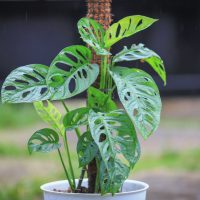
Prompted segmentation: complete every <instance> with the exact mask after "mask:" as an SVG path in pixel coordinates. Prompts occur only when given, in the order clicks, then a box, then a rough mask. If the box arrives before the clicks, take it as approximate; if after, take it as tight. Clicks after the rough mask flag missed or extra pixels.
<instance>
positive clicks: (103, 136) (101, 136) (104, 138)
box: [99, 133, 106, 142]
mask: <svg viewBox="0 0 200 200" xmlns="http://www.w3.org/2000/svg"><path fill="white" fill-rule="evenodd" d="M105 140H106V134H104V133H102V134H101V135H100V136H99V142H103V141H105Z"/></svg>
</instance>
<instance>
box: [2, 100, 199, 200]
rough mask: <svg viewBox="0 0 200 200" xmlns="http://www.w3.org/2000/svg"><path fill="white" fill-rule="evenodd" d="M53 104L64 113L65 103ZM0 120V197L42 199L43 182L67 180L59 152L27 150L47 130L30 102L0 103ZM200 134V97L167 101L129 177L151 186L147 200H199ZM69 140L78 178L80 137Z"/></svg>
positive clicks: (78, 102) (75, 102) (80, 103)
mask: <svg viewBox="0 0 200 200" xmlns="http://www.w3.org/2000/svg"><path fill="white" fill-rule="evenodd" d="M66 103H67V105H68V106H69V107H70V108H71V109H73V108H76V107H78V106H83V105H84V104H85V100H84V99H75V100H72V101H67V102H66ZM55 105H56V106H57V107H58V109H59V110H60V111H61V112H62V113H63V111H64V109H63V108H62V105H60V104H58V103H55ZM63 114H64V113H63ZM0 116H1V117H0V199H1V200H11V199H13V200H27V197H28V198H29V199H33V200H39V199H42V193H41V191H40V189H39V186H40V185H41V184H43V183H45V182H47V181H54V180H58V179H65V176H64V173H63V171H62V168H61V164H60V161H59V159H58V157H57V153H56V152H55V153H50V154H36V153H35V154H33V155H32V156H30V155H29V154H28V151H27V147H26V143H27V141H28V139H29V137H30V136H31V135H32V134H33V133H34V131H36V130H37V129H40V128H45V127H48V126H47V125H46V124H44V123H42V122H41V121H40V120H39V118H38V117H37V114H36V112H35V111H34V108H33V106H32V105H29V104H24V105H0ZM199 130H200V98H188V97H187V98H183V97H182V98H164V99H163V112H162V118H161V125H160V127H159V129H158V130H157V131H156V133H155V134H154V135H152V136H151V137H150V139H149V140H147V141H143V140H142V139H141V138H140V140H141V147H142V157H141V159H140V161H139V162H138V164H137V165H136V167H135V169H134V170H133V172H132V174H131V175H130V178H132V179H139V180H142V181H146V182H148V183H149V184H150V186H151V190H150V192H149V199H153V200H157V199H162V200H165V199H169V197H170V198H171V199H174V200H175V199H178V198H179V197H181V195H182V198H181V199H191V200H192V199H194V200H195V199H196V197H197V195H198V194H199V191H198V188H199V183H200V174H199V172H200V133H199ZM68 137H69V140H70V146H71V149H72V156H73V163H74V164H73V165H74V167H75V169H77V170H76V175H77V177H78V174H79V169H78V164H77V155H76V151H75V148H76V146H75V144H76V136H75V134H74V133H73V132H70V133H68ZM191 187H192V190H191ZM163 188H166V191H163ZM170 195H171V196H170Z"/></svg>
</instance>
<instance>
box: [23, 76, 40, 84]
mask: <svg viewBox="0 0 200 200" xmlns="http://www.w3.org/2000/svg"><path fill="white" fill-rule="evenodd" d="M23 76H25V77H26V78H28V79H31V80H32V81H34V82H37V83H38V82H40V81H39V80H38V79H37V78H35V77H34V76H31V75H29V74H24V75H23Z"/></svg>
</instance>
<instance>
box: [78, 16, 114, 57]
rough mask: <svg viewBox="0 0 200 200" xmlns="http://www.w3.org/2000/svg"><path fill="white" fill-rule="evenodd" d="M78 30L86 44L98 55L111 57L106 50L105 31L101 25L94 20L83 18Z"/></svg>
mask: <svg viewBox="0 0 200 200" xmlns="http://www.w3.org/2000/svg"><path fill="white" fill-rule="evenodd" d="M78 30H79V33H80V35H81V38H82V39H83V41H84V42H86V43H87V44H89V45H90V46H91V47H92V48H93V49H94V50H95V52H96V53H97V54H98V55H109V54H110V53H109V52H108V51H107V50H106V49H104V35H105V31H104V29H103V27H102V25H101V24H99V23H98V22H96V21H95V20H93V19H89V18H82V19H80V20H79V22H78Z"/></svg>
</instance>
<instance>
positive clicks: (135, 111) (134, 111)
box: [133, 109, 138, 117]
mask: <svg viewBox="0 0 200 200" xmlns="http://www.w3.org/2000/svg"><path fill="white" fill-rule="evenodd" d="M137 114H138V110H137V109H134V110H133V116H134V117H135V116H136V115H137Z"/></svg>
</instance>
